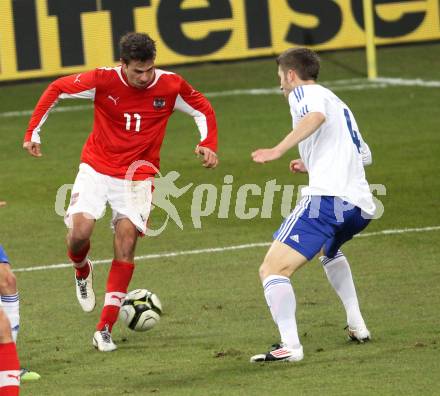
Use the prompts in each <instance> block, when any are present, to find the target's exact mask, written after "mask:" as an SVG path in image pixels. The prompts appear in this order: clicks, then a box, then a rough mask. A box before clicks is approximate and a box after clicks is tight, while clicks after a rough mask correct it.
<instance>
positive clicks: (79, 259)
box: [67, 241, 90, 279]
mask: <svg viewBox="0 0 440 396" xmlns="http://www.w3.org/2000/svg"><path fill="white" fill-rule="evenodd" d="M89 250H90V241H88V242H87V245H85V246H84V247H83V248H82V249H81V250H80V251H79V252H78V253H76V254H75V253H73V252H72V251H71V250H70V249H67V255H68V256H69V258H70V260H71V261H72V263H73V266H74V267H75V270H76V277H77V278H78V279H80V278H82V279H85V278H87V277H88V276H89V273H90V266H89V265H87V263H86V265H82V266H81V267H78V264H82V263H83V262H84V261H85V259H86V258H87V253H88V252H89Z"/></svg>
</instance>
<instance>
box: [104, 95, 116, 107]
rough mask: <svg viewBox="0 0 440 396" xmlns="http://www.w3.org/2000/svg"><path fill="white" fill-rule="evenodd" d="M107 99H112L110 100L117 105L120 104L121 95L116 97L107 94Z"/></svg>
mask: <svg viewBox="0 0 440 396" xmlns="http://www.w3.org/2000/svg"><path fill="white" fill-rule="evenodd" d="M107 99H110V100H111V101H112V102H113V104H114V105H115V106H117V105H118V100H119V97H117V98H114V97H113V96H111V95H109V96H107Z"/></svg>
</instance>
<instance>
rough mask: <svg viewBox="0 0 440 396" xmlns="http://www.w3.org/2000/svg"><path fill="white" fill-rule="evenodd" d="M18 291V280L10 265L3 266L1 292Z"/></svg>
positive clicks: (0, 277) (0, 281)
mask: <svg viewBox="0 0 440 396" xmlns="http://www.w3.org/2000/svg"><path fill="white" fill-rule="evenodd" d="M16 292H17V280H16V278H15V275H14V273H13V272H12V271H11V268H10V267H9V265H4V266H2V268H1V276H0V294H13V293H16Z"/></svg>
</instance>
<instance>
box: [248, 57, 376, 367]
mask: <svg viewBox="0 0 440 396" xmlns="http://www.w3.org/2000/svg"><path fill="white" fill-rule="evenodd" d="M277 64H278V76H279V78H280V83H281V90H282V91H283V93H284V95H285V96H286V98H287V99H288V101H289V105H290V112H291V115H292V120H293V130H292V131H291V132H290V133H289V134H288V135H287V136H286V137H285V138H284V139H283V140H282V141H281V142H280V143H279V144H278V145H276V146H275V147H273V148H269V149H259V150H256V151H254V152H253V153H252V158H253V160H254V161H255V162H257V163H265V162H269V161H273V160H276V159H278V158H280V157H281V156H282V155H283V154H285V153H286V152H287V151H288V150H290V149H291V148H293V147H294V146H296V145H298V149H299V153H300V156H301V158H300V159H297V160H293V161H291V162H290V170H291V171H292V172H293V173H297V172H307V173H308V174H309V184H308V186H307V187H305V188H304V189H303V190H302V200H301V201H300V202H299V204H298V205H297V206H296V207H295V209H294V210H293V212H292V213H291V214H290V215H289V216H288V217H287V218H286V219H285V221H284V222H283V224H282V225H281V227H280V228H279V229H278V231H277V232H275V234H274V241H273V243H272V245H271V247H270V248H269V251H268V252H267V254H266V257H265V258H264V261H263V264H262V265H261V267H260V278H261V281H262V284H263V288H264V295H265V297H266V301H267V305H268V306H269V309H270V312H271V314H272V317H273V319H274V321H275V323H276V324H277V326H278V330H279V332H280V336H281V343H279V344H275V345H273V346H272V348H271V350H269V351H268V352H266V353H262V354H258V355H255V356H252V357H251V362H267V361H289V362H292V361H300V360H302V359H303V357H304V354H303V347H302V345H301V342H300V340H299V337H298V330H297V324H296V318H295V312H296V299H295V294H294V291H293V288H292V285H291V283H290V277H291V276H292V275H293V274H294V273H295V271H296V270H298V269H299V268H300V267H301V266H303V265H304V264H305V263H306V262H307V261H310V260H312V259H313V257H315V256H316V255H317V254H320V260H321V262H322V264H323V265H324V269H325V272H326V274H327V278H328V280H329V282H330V283H331V285H332V286H333V288H334V289H335V291H336V293H337V294H338V296H339V297H340V299H341V301H342V303H343V305H344V308H345V310H346V314H347V325H348V334H349V336H350V338H351V339H353V340H357V341H359V342H363V341H366V340H368V339H370V332H369V331H368V329H367V327H366V325H365V322H364V319H363V317H362V314H361V312H360V309H359V303H358V299H357V295H356V290H355V286H354V283H353V278H352V275H351V271H350V266H349V264H348V261H347V259H346V258H345V256H344V254H343V253H342V252H341V250H340V247H341V245H342V244H343V243H345V242H347V241H348V240H350V239H351V238H352V237H353V236H354V235H355V234H357V233H359V232H360V231H362V230H363V229H364V228H365V227H366V226H367V225H368V223H369V222H370V219H371V218H372V216H373V215H374V213H375V205H374V202H373V197H372V195H371V192H370V189H369V185H368V183H367V180H366V178H365V172H364V165H367V164H369V163H371V152H370V150H369V148H368V146H367V144H366V143H365V142H364V141H363V139H362V137H361V135H360V133H359V128H358V127H357V124H356V121H355V119H354V117H353V114H352V112H351V111H350V109H349V108H348V106H347V105H346V104H345V103H344V102H342V101H341V100H340V99H339V98H338V97H337V96H336V95H335V94H334V93H333V92H331V91H330V90H328V89H326V88H324V87H322V86H321V85H318V84H317V83H316V80H317V78H318V74H319V68H320V61H319V57H318V55H317V54H316V53H315V52H313V51H311V50H309V49H306V48H296V49H289V50H287V51H285V52H284V53H282V54H281V55H280V56H279V57H278V58H277Z"/></svg>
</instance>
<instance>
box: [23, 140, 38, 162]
mask: <svg viewBox="0 0 440 396" xmlns="http://www.w3.org/2000/svg"><path fill="white" fill-rule="evenodd" d="M40 147H41V144H40V143H35V142H24V143H23V148H24V149H25V150H27V152H28V153H29V154H30V155H32V156H33V157H38V158H39V157H42V156H43V154H41V148H40Z"/></svg>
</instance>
